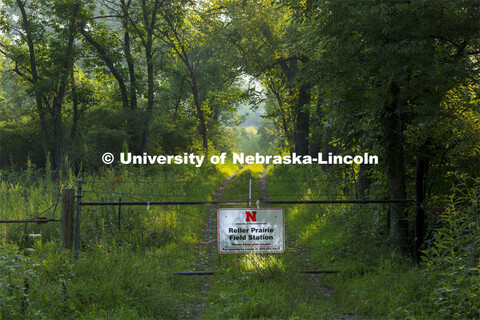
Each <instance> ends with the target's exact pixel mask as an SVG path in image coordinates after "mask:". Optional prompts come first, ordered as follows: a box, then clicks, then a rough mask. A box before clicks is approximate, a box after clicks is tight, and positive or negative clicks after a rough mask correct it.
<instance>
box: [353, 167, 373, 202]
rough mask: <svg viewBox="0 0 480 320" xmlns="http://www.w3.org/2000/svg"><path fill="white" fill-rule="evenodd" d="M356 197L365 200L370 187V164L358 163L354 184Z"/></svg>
mask: <svg viewBox="0 0 480 320" xmlns="http://www.w3.org/2000/svg"><path fill="white" fill-rule="evenodd" d="M355 187H356V190H355V191H356V192H355V193H356V196H357V199H360V200H365V199H366V197H367V192H368V189H370V165H368V164H363V163H362V164H360V168H359V171H358V180H357V183H356V185H355Z"/></svg>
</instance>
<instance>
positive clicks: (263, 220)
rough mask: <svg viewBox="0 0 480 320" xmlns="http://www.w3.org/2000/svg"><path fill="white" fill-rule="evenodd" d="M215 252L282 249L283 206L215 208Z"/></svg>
mask: <svg viewBox="0 0 480 320" xmlns="http://www.w3.org/2000/svg"><path fill="white" fill-rule="evenodd" d="M217 222H218V252H219V253H244V252H251V251H255V252H284V251H285V225H284V215H283V209H274V208H264V209H219V210H218V214H217Z"/></svg>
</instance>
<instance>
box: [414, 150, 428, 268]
mask: <svg viewBox="0 0 480 320" xmlns="http://www.w3.org/2000/svg"><path fill="white" fill-rule="evenodd" d="M416 167H417V168H416V179H415V204H416V210H415V239H414V247H415V248H414V251H415V252H414V260H415V262H416V263H419V262H420V260H421V256H422V253H421V249H422V246H423V242H424V240H425V209H424V208H423V202H424V201H425V180H424V179H425V160H424V159H422V158H418V159H417V163H416Z"/></svg>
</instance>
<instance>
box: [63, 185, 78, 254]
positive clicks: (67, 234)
mask: <svg viewBox="0 0 480 320" xmlns="http://www.w3.org/2000/svg"><path fill="white" fill-rule="evenodd" d="M74 205H75V189H63V190H62V229H61V233H60V237H61V239H62V243H63V247H64V248H65V249H67V250H70V249H72V246H73V208H74Z"/></svg>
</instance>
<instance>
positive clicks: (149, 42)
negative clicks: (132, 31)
mask: <svg viewBox="0 0 480 320" xmlns="http://www.w3.org/2000/svg"><path fill="white" fill-rule="evenodd" d="M158 6H159V1H158V0H157V1H155V3H154V4H153V8H152V12H151V16H150V18H149V15H148V8H147V3H146V1H142V13H143V20H144V24H145V27H146V28H147V39H146V42H144V44H145V59H146V61H147V115H146V118H145V123H144V128H143V133H142V143H141V146H140V152H142V153H143V152H146V151H147V145H148V136H149V133H150V121H151V119H152V112H153V104H154V98H155V96H154V90H155V86H154V74H153V72H154V70H153V54H154V52H153V50H152V49H153V31H154V29H155V21H156V18H157V10H158Z"/></svg>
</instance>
